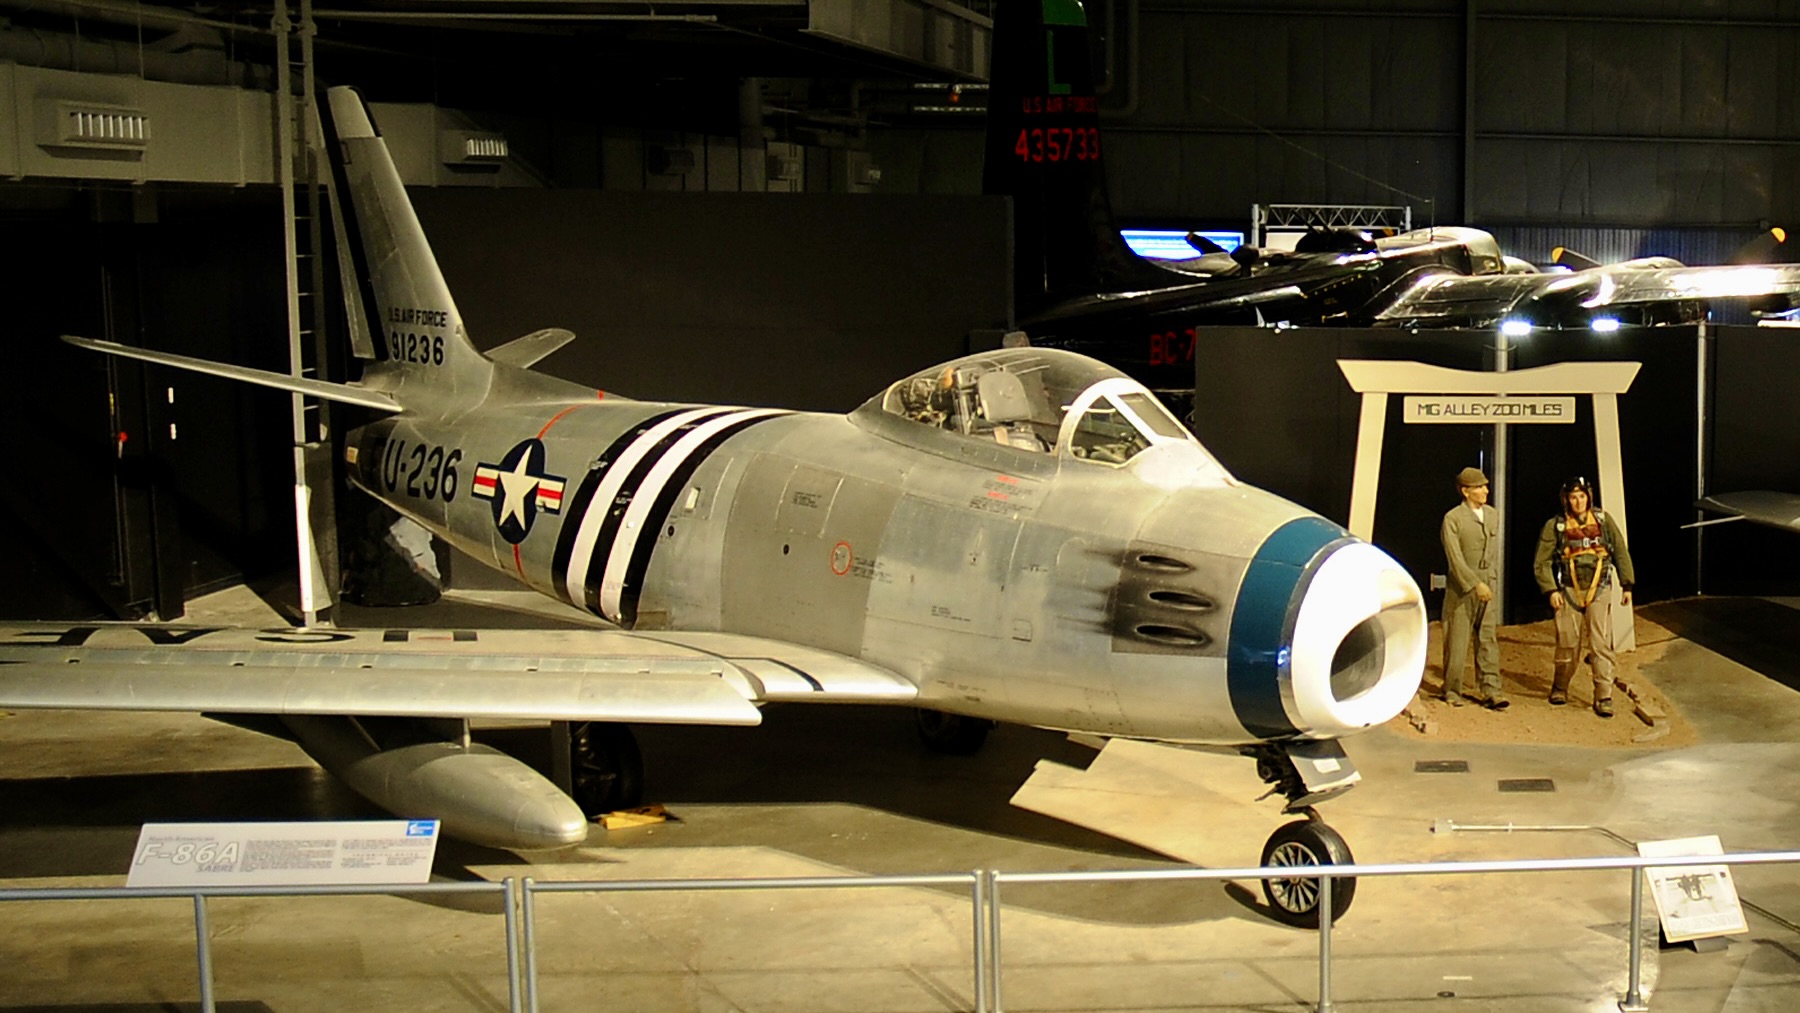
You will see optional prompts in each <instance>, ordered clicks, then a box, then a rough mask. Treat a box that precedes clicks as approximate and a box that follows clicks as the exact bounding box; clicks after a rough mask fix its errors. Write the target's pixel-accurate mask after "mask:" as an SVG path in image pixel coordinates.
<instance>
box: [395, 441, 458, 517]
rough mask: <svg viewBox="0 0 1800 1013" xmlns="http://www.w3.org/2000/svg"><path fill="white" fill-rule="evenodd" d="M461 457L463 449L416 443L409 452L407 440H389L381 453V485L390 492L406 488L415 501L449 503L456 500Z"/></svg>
mask: <svg viewBox="0 0 1800 1013" xmlns="http://www.w3.org/2000/svg"><path fill="white" fill-rule="evenodd" d="M462 456H463V452H462V451H461V450H460V449H446V448H444V447H440V446H436V445H434V444H427V443H415V444H413V445H412V449H411V450H408V449H407V444H406V441H405V440H389V441H388V442H387V447H386V448H385V449H384V450H382V452H381V484H382V485H383V486H386V487H387V491H388V492H399V491H400V490H401V488H402V486H404V487H405V490H406V494H407V495H408V496H411V497H413V498H414V499H428V500H431V499H439V498H442V499H443V501H444V502H446V503H448V502H450V501H451V500H454V499H455V498H456V487H457V474H456V466H457V464H458V463H460V462H461V461H462Z"/></svg>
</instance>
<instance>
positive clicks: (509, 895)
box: [0, 878, 520, 1013]
mask: <svg viewBox="0 0 1800 1013" xmlns="http://www.w3.org/2000/svg"><path fill="white" fill-rule="evenodd" d="M517 892H518V881H517V880H515V879H510V878H509V879H504V880H501V881H500V882H498V883H494V882H488V881H482V882H476V883H419V884H413V885H405V884H401V885H392V884H390V885H385V886H220V887H129V886H91V887H88V886H84V887H43V888H31V889H3V890H0V902H5V901H9V900H26V901H32V900H38V901H42V900H155V899H159V898H161V899H167V898H170V897H188V898H192V900H193V902H194V950H195V954H196V958H195V959H196V963H197V964H198V968H199V974H200V1008H201V1009H202V1010H204V1011H206V1013H216V1010H217V1009H218V1004H217V1001H216V1000H215V999H214V998H213V968H212V936H211V934H210V933H209V932H208V931H207V924H206V902H207V899H208V898H212V897H342V896H382V895H395V896H411V895H413V894H447V893H497V894H500V895H501V897H502V904H503V905H504V906H503V910H504V911H505V912H506V991H507V1000H508V1006H507V1008H508V1009H509V1010H511V1013H520V997H519V938H518V925H517V922H516V921H515V920H514V918H513V909H514V908H515V907H516V906H517V905H516V904H515V903H514V900H513V898H514V896H515V895H516V894H517Z"/></svg>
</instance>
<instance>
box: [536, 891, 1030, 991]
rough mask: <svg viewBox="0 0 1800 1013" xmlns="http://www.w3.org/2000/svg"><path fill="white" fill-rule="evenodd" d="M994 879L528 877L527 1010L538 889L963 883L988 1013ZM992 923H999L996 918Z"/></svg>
mask: <svg viewBox="0 0 1800 1013" xmlns="http://www.w3.org/2000/svg"><path fill="white" fill-rule="evenodd" d="M992 877H993V873H992V872H990V871H983V870H979V869H978V870H976V871H973V872H964V873H945V874H941V875H922V876H804V877H789V878H782V879H639V880H604V879H601V880H582V881H557V882H550V883H540V882H538V881H537V880H535V879H532V878H530V877H526V879H525V889H524V891H523V893H522V894H521V897H520V905H521V909H520V920H521V921H523V922H524V923H525V932H524V936H525V996H526V1000H525V1001H526V1010H527V1013H538V987H537V909H536V906H535V900H534V898H535V895H537V894H540V893H623V892H631V893H649V892H656V893H664V892H670V891H677V890H687V891H719V890H833V889H837V890H842V889H868V888H873V887H896V886H967V887H968V888H969V911H970V916H971V922H972V924H973V926H974V937H973V938H974V941H975V948H974V956H975V960H974V964H975V970H974V981H975V996H976V1000H975V1013H987V1005H986V1004H985V1002H984V1001H983V998H982V997H984V996H986V995H987V994H988V993H989V991H990V989H991V988H992V987H993V986H992V985H991V984H990V982H991V980H992V973H993V972H992V970H991V969H992V968H993V967H994V962H993V957H994V954H993V952H992V950H991V949H990V946H991V937H990V935H989V933H988V932H986V931H984V929H985V928H986V922H987V920H986V919H984V918H983V917H982V914H983V912H984V910H991V907H990V906H989V904H988V903H987V898H988V889H989V884H990V881H991V879H992ZM994 924H995V925H998V920H997V919H996V920H995V921H994Z"/></svg>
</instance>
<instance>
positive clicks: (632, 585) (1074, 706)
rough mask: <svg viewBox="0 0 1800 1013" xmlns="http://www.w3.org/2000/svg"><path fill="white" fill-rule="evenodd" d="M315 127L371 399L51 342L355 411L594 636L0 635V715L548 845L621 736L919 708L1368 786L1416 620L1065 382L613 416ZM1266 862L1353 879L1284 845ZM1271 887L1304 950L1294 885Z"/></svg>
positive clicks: (403, 502)
mask: <svg viewBox="0 0 1800 1013" xmlns="http://www.w3.org/2000/svg"><path fill="white" fill-rule="evenodd" d="M327 105H328V111H329V114H330V117H331V120H332V121H333V125H332V127H331V129H330V130H328V131H327V133H326V136H328V137H335V144H336V147H334V149H333V156H334V166H333V168H334V175H335V179H336V186H337V192H338V193H339V194H340V195H345V196H347V201H346V203H345V207H344V209H343V210H344V214H343V215H342V216H341V217H342V219H343V222H342V225H343V230H344V232H345V233H346V234H345V235H344V236H343V237H342V241H343V243H344V245H343V250H344V256H342V257H341V258H340V260H342V261H343V262H344V263H345V265H346V270H347V271H350V272H354V274H355V278H356V282H357V283H355V284H347V285H346V286H345V289H346V292H347V296H346V298H347V300H348V301H349V302H350V304H351V305H350V309H351V316H352V318H353V319H354V321H355V322H356V324H359V325H361V326H363V327H365V328H366V331H365V332H364V334H363V335H362V336H361V337H360V338H359V337H357V336H356V334H355V331H356V330H357V327H355V326H353V328H352V331H353V338H352V341H353V344H354V345H356V349H355V350H356V351H357V353H358V355H359V356H360V357H361V358H363V359H365V360H367V365H366V367H365V369H364V370H363V374H362V379H361V380H360V382H358V383H353V384H332V383H326V382H322V381H316V380H308V379H296V378H292V377H289V376H285V375H279V374H272V373H264V372H258V371H253V370H246V369H242V368H239V367H235V366H227V365H221V364H216V363H210V362H206V361H204V360H197V359H190V358H186V357H181V356H175V355H169V354H165V353H160V352H153V351H147V350H140V349H133V348H127V347H123V346H120V345H116V344H110V343H104V342H97V341H91V340H85V339H80V338H70V339H68V340H70V341H72V342H74V343H75V344H78V345H81V346H83V347H88V348H95V349H99V350H101V351H105V352H108V353H112V354H117V355H125V356H132V357H136V358H140V359H145V360H148V361H151V362H158V363H162V364H165V365H170V366H177V367H182V368H188V369H195V370H200V371H203V372H208V373H213V374H217V375H224V376H232V377H236V378H238V379H242V380H247V381H250V382H254V383H260V384H264V385H267V386H270V387H276V388H281V389H285V390H290V391H292V390H298V391H303V392H306V393H308V394H312V395H316V396H320V397H326V398H331V399H335V400H337V401H340V402H348V403H350V404H353V405H359V406H362V407H364V408H368V409H371V410H372V411H373V412H374V413H376V414H377V416H378V417H377V418H376V419H375V420H374V421H371V422H368V423H367V424H365V425H362V426H360V427H359V428H356V429H354V430H352V431H350V432H349V433H348V434H347V439H346V444H345V448H344V457H345V463H346V465H347V468H348V473H349V476H350V479H351V481H352V482H354V483H355V484H356V485H357V486H358V487H360V488H361V489H363V490H365V491H366V492H368V494H370V495H372V496H374V497H376V498H377V499H379V500H381V501H382V502H384V503H386V504H388V505H390V506H392V507H393V508H394V509H395V510H397V511H399V512H400V513H402V514H404V515H405V516H407V517H410V518H412V519H414V520H416V521H417V522H418V523H420V524H422V525H424V526H425V527H426V528H428V529H429V530H430V531H431V532H432V533H434V534H436V535H437V536H438V537H440V538H443V539H446V540H448V541H449V542H451V543H452V544H454V545H456V546H457V547H459V548H461V549H463V550H464V551H466V552H468V553H469V554H470V555H472V556H474V557H476V558H477V559H479V560H481V561H483V562H485V563H487V564H489V565H491V566H493V567H495V568H496V569H498V570H501V571H503V572H505V573H507V574H510V575H511V576H512V577H514V578H515V579H517V580H519V581H520V582H522V583H523V584H525V585H527V586H529V587H531V588H534V589H536V590H538V591H540V592H542V593H544V594H546V595H549V596H553V597H555V598H559V599H562V600H563V601H565V602H568V603H570V604H572V605H574V606H576V607H579V608H582V609H586V610H588V611H590V612H592V613H594V614H595V615H596V616H599V617H602V618H604V619H606V620H609V621H610V622H611V623H613V624H616V625H617V627H618V629H617V630H594V631H558V632H545V633H520V632H517V631H473V630H464V631H437V632H424V631H417V630H410V631H404V630H389V631H380V630H376V631H354V630H339V629H331V628H312V629H280V630H270V631H255V630H218V629H209V628H191V627H190V628H180V627H163V626H152V625H130V624H125V625H117V626H113V625H102V624H94V625H82V626H73V627H71V626H56V627H49V626H35V627H22V628H9V629H5V630H3V631H0V706H3V707H85V708H105V709H132V710H146V709H174V710H193V711H204V712H217V713H226V714H231V713H237V714H273V715H278V716H280V717H281V718H282V720H283V721H285V722H286V724H287V726H288V728H289V729H290V730H291V732H292V734H293V736H294V738H295V739H296V741H297V742H298V743H299V744H300V745H301V746H302V747H303V748H305V749H306V750H307V752H308V753H309V754H310V755H312V756H313V757H314V758H316V759H317V760H318V761H319V762H320V763H321V764H322V765H323V766H324V767H326V768H327V769H328V770H330V771H332V772H333V773H335V774H337V775H339V776H340V777H342V778H343V779H344V780H345V781H346V782H348V783H349V784H350V785H351V786H352V787H354V788H355V789H357V790H358V791H360V792H361V793H362V794H364V795H366V796H367V797H368V798H370V799H371V800H373V801H374V802H375V803H377V804H379V805H381V806H383V807H385V808H388V809H390V810H392V811H394V812H396V813H400V814H405V815H407V816H410V817H436V818H438V819H440V820H442V821H443V826H444V830H445V832H446V833H449V834H453V835H456V836H458V837H462V838H465V839H468V840H472V841H476V842H480V843H485V844H489V845H496V846H502V847H513V848H550V847H559V846H566V845H570V844H574V843H577V842H580V841H581V840H583V839H584V838H585V836H586V831H587V826H586V817H587V815H588V814H589V813H593V812H596V811H605V810H607V809H611V808H616V807H618V806H622V805H629V804H632V803H634V802H635V798H634V795H635V794H636V793H637V791H638V785H639V784H640V783H641V782H640V778H641V761H640V759H639V755H638V752H637V748H636V746H635V744H634V742H633V740H632V738H631V735H630V732H629V731H628V730H627V729H626V727H625V723H627V722H679V723H716V724H736V725H752V724H756V723H758V721H759V718H760V712H759V710H758V708H759V707H760V705H762V704H765V703H774V702H820V703H832V702H858V703H869V702H874V703H888V704H901V705H906V706H910V707H915V708H919V709H920V714H921V715H922V717H921V720H920V730H921V733H922V734H923V735H924V736H925V738H926V740H927V741H928V742H929V743H932V744H934V745H937V746H939V747H941V748H944V749H948V750H953V751H962V752H968V751H973V749H974V748H976V747H977V746H978V745H979V744H980V742H981V739H982V738H983V737H984V736H985V734H986V733H987V730H988V728H989V726H990V725H991V723H992V722H999V721H1007V722H1017V723H1022V724H1028V725H1036V726H1041V727H1044V728H1050V729H1059V730H1067V731H1071V732H1082V733H1090V734H1098V735H1102V736H1124V737H1130V738H1137V739H1149V740H1159V741H1164V742H1171V743H1184V744H1192V745H1195V746H1209V747H1215V748H1221V749H1226V750H1235V751H1240V752H1242V753H1244V754H1245V755H1247V756H1248V757H1250V758H1251V759H1253V760H1254V762H1255V763H1256V764H1257V766H1258V769H1259V771H1260V772H1261V774H1262V775H1263V777H1264V778H1265V779H1266V780H1267V781H1269V782H1270V783H1271V784H1272V785H1273V786H1274V790H1275V791H1279V792H1280V793H1281V794H1282V795H1283V796H1284V798H1285V799H1286V803H1287V805H1286V809H1287V811H1289V812H1303V813H1306V814H1307V815H1309V816H1312V815H1315V814H1313V813H1312V811H1311V809H1310V806H1311V805H1312V804H1313V803H1315V802H1317V801H1321V800H1323V799H1325V798H1329V797H1331V796H1332V795H1334V794H1337V793H1339V792H1341V791H1343V790H1346V789H1347V788H1349V787H1350V786H1351V785H1352V784H1353V783H1354V782H1355V781H1356V780H1357V778H1358V775H1357V774H1356V772H1355V769H1354V767H1353V766H1352V765H1351V764H1350V762H1349V760H1348V758H1347V757H1346V756H1345V754H1344V752H1343V750H1342V748H1341V747H1340V746H1339V745H1338V742H1337V739H1338V738H1339V737H1340V736H1344V735H1348V734H1351V733H1354V732H1358V731H1362V730H1364V729H1367V728H1370V727H1372V726H1375V725H1378V724H1381V723H1382V722H1384V721H1387V720H1388V719H1389V718H1391V717H1393V716H1394V715H1395V714H1397V713H1399V711H1400V709H1401V708H1402V707H1403V706H1404V705H1405V704H1406V703H1407V702H1408V701H1409V700H1410V699H1411V698H1412V696H1413V694H1414V692H1415V690H1416V689H1417V687H1418V685H1419V679H1420V675H1421V673H1422V671H1423V666H1424V657H1425V626H1426V616H1425V607H1424V602H1423V598H1422V596H1421V594H1420V592H1419V589H1418V587H1417V585H1416V584H1415V583H1414V582H1413V580H1412V579H1411V577H1409V576H1408V574H1407V573H1406V571H1405V570H1404V569H1402V568H1401V567H1400V566H1399V565H1398V564H1397V563H1396V562H1394V560H1392V559H1391V558H1389V557H1388V556H1387V555H1386V554H1384V553H1383V552H1381V551H1380V550H1379V549H1377V548H1375V547H1374V546H1372V545H1369V544H1366V543H1364V542H1361V541H1359V540H1357V539H1356V538H1353V537H1351V536H1350V535H1349V534H1348V533H1346V532H1345V531H1344V530H1343V529H1342V528H1340V527H1338V526H1337V525H1335V524H1332V523H1330V522H1328V521H1326V520H1324V519H1323V518H1320V517H1318V516H1315V515H1313V514H1311V513H1308V512H1307V511H1306V510H1304V509H1301V508H1300V507H1298V506H1295V505H1294V504H1292V503H1289V502H1286V501H1284V500H1282V499H1279V498H1277V497H1275V496H1273V495H1271V494H1269V493H1265V492H1262V491H1260V490H1257V489H1254V488H1251V487H1249V486H1246V485H1244V484H1242V483H1240V482H1238V481H1237V480H1236V479H1234V478H1233V477H1232V476H1231V475H1230V474H1228V473H1227V472H1226V471H1225V470H1224V469H1223V468H1222V467H1220V466H1219V464H1218V462H1216V461H1215V460H1214V459H1213V458H1212V457H1211V456H1210V455H1209V454H1208V453H1207V452H1206V450H1205V449H1204V448H1203V447H1202V446H1201V445H1200V444H1199V443H1198V442H1196V441H1195V439H1194V437H1193V436H1192V435H1191V434H1189V433H1188V432H1187V431H1186V430H1185V429H1184V428H1183V427H1182V426H1181V425H1180V424H1179V423H1177V422H1176V420H1175V419H1174V418H1173V417H1171V416H1170V415H1169V414H1168V413H1167V412H1166V411H1165V410H1164V409H1163V408H1162V406H1161V405H1160V404H1159V403H1158V402H1157V401H1156V399H1155V398H1154V397H1152V396H1151V395H1150V394H1149V392H1148V391H1146V390H1145V388H1144V387H1143V386H1142V385H1141V384H1139V383H1138V382H1136V381H1134V380H1132V379H1130V378H1128V377H1126V376H1124V375H1122V374H1121V373H1119V372H1118V371H1116V370H1114V369H1112V368H1110V367H1107V366H1105V365H1102V364H1101V363H1098V362H1096V361H1094V360H1092V359H1088V358H1084V357H1082V356H1080V355H1077V354H1074V353H1070V352H1066V351H1059V350H1054V349H1035V348H1009V349H1002V350H999V351H994V352H989V353H984V354H977V355H971V356H968V357H965V358H961V359H957V360H955V361H953V362H950V363H947V364H943V365H939V366H934V367H931V368H930V369H927V370H924V371H922V372H920V373H918V374H917V375H914V376H911V377H907V378H905V379H903V380H900V381H899V382H897V383H895V384H893V385H892V386H891V387H889V388H888V389H887V390H886V391H884V392H881V393H880V394H878V395H877V396H875V397H874V398H873V399H872V400H870V401H869V402H868V403H866V404H864V405H863V406H862V407H861V408H858V409H857V410H855V411H853V412H851V413H849V414H848V415H828V414H810V413H802V412H793V411H781V410H776V409H770V408H733V407H724V406H717V405H696V404H664V403H652V402H643V401H633V400H629V399H626V398H622V397H616V396H613V395H608V394H601V393H599V392H596V391H593V390H590V389H587V388H583V387H579V386H577V385H574V384H571V383H568V382H565V381H562V380H558V379H555V378H552V377H549V376H545V375H542V374H539V373H536V372H533V371H531V370H530V369H529V368H527V367H529V365H530V364H531V363H533V362H535V361H536V360H537V359H538V358H540V357H541V356H542V355H544V354H547V352H548V350H550V349H553V348H554V347H557V346H558V345H559V344H560V343H561V341H562V340H563V338H562V334H566V332H561V333H550V334H546V333H544V332H540V333H539V334H536V335H531V336H528V337H526V338H521V339H519V340H518V341H515V342H513V343H511V344H508V345H503V346H501V347H500V348H498V349H496V350H494V351H493V352H492V353H491V354H490V355H486V356H484V355H482V354H481V353H480V352H478V351H477V350H476V348H475V346H474V345H473V344H471V343H470V341H469V338H468V336H467V334H466V332H465V330H464V326H463V319H462V317H461V316H460V314H459V313H458V312H457V308H456V303H455V301H454V300H453V299H452V298H451V295H450V292H449V290H448V288H447V287H446V284H445V282H444V279H443V277H442V275H441V274H440V273H439V270H438V267H437V263H436V261H435V259H434V258H433V255H432V253H431V250H430V248H429V247H428V246H427V244H426V241H425V237H424V234H423V232H422V231H421V229H420V226H419V223H418V220H417V219H416V218H415V216H414V214H413V210H412V207H411V205H410V204H409V202H408V200H407V198H406V194H405V191H404V189H403V188H402V186H401V183H400V179H399V177H398V175H397V174H396V173H395V171H394V168H393V163H392V162H391V161H390V158H389V154H388V151H387V149H386V147H385V145H384V143H383V141H382V140H381V138H380V136H379V135H378V134H377V132H376V130H375V128H374V125H373V123H372V122H371V120H370V118H369V116H368V114H367V110H366V109H365V107H364V106H363V104H362V102H361V100H360V99H359V98H358V97H357V96H356V95H355V94H354V93H353V92H351V91H349V90H347V89H333V90H332V91H331V92H330V93H329V95H328V103H327ZM370 335H373V336H375V337H374V340H370V337H369V336H370ZM491 717H508V718H532V719H540V720H550V721H555V722H568V723H570V724H571V726H572V732H571V734H570V736H569V738H570V740H571V742H572V750H573V753H574V756H573V757H572V766H573V768H574V777H573V786H572V787H573V789H574V796H575V797H574V798H571V797H569V795H567V794H564V793H563V792H562V791H560V790H558V789H557V788H556V787H555V786H554V785H552V784H551V782H550V781H548V780H547V779H545V778H544V777H542V776H540V775H539V774H538V773H536V772H535V771H533V770H532V769H530V768H529V767H527V766H525V765H524V764H522V763H520V762H518V761H516V760H514V759H512V758H511V757H509V756H506V755H505V754H503V753H500V752H498V751H495V750H492V749H489V748H486V747H484V746H481V745H476V744H471V743H470V740H469V732H468V727H469V721H470V719H478V718H491ZM1264 858H1265V860H1266V861H1268V862H1272V863H1275V864H1291V865H1303V864H1307V863H1318V862H1342V861H1346V860H1348V858H1349V850H1348V848H1347V847H1346V846H1345V845H1344V842H1343V840H1342V839H1341V838H1340V837H1339V836H1338V835H1337V834H1336V833H1335V832H1333V831H1332V830H1331V829H1330V828H1329V827H1327V826H1326V825H1325V824H1324V823H1322V822H1318V821H1317V820H1316V819H1303V820H1300V821H1297V822H1293V823H1290V824H1288V825H1287V826H1285V827H1282V828H1281V829H1279V830H1277V831H1276V832H1275V834H1274V836H1273V837H1271V839H1270V842H1269V846H1268V848H1267V850H1266V853H1265V855H1264ZM1334 882H1335V883H1338V884H1347V883H1348V882H1349V881H1347V880H1336V881H1334ZM1265 889H1266V890H1267V891H1268V892H1269V894H1270V897H1271V900H1272V901H1273V903H1274V906H1275V909H1276V911H1277V913H1278V914H1280V916H1281V917H1283V918H1285V919H1288V920H1292V921H1294V922H1295V923H1297V924H1306V923H1308V922H1309V920H1310V921H1311V922H1312V923H1314V924H1316V922H1317V918H1318V914H1317V910H1316V904H1317V897H1318V894H1317V890H1318V886H1317V880H1308V879H1305V878H1296V879H1291V880H1272V881H1270V882H1269V883H1267V884H1265ZM1336 889H1337V891H1338V892H1337V893H1334V898H1335V899H1337V900H1338V901H1339V906H1338V907H1337V908H1336V909H1335V910H1338V911H1341V910H1343V907H1342V905H1343V904H1346V903H1348V901H1349V899H1350V897H1349V892H1348V891H1349V890H1350V889H1351V887H1350V886H1347V885H1340V886H1338V887H1337V888H1336Z"/></svg>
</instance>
